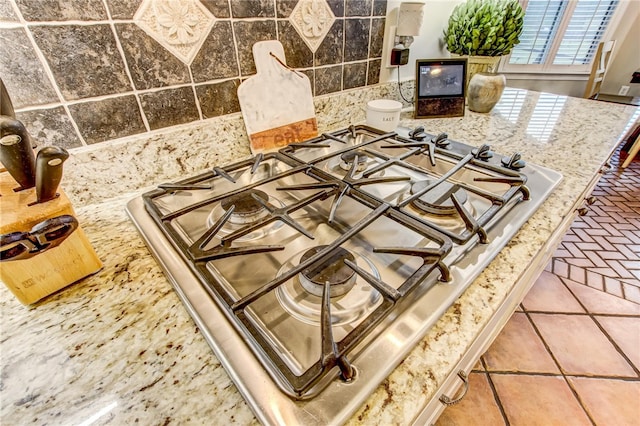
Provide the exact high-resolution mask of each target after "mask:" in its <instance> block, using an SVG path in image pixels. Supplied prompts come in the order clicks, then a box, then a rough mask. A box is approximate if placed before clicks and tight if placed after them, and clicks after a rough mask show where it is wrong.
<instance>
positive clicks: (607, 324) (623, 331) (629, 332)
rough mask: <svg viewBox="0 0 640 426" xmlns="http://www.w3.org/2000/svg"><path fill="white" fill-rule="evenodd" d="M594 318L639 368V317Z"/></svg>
mask: <svg viewBox="0 0 640 426" xmlns="http://www.w3.org/2000/svg"><path fill="white" fill-rule="evenodd" d="M596 320H597V321H598V322H599V323H600V325H602V328H604V330H605V331H606V332H607V334H608V335H609V337H611V338H612V339H613V341H614V342H616V344H617V345H618V346H619V347H620V349H622V351H623V352H624V354H625V355H626V356H627V358H629V359H630V360H631V362H632V363H633V365H635V366H636V368H638V369H640V318H628V317H603V316H597V317H596ZM638 402H639V403H640V401H638ZM638 423H639V424H640V419H639V422H638Z"/></svg>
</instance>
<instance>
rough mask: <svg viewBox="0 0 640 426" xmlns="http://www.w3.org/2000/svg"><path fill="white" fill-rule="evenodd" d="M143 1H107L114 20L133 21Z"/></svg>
mask: <svg viewBox="0 0 640 426" xmlns="http://www.w3.org/2000/svg"><path fill="white" fill-rule="evenodd" d="M141 1H142V0H107V7H108V8H109V13H111V17H112V18H113V19H133V15H134V14H135V13H136V10H138V8H139V7H140V2H141Z"/></svg>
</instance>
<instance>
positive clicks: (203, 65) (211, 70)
mask: <svg viewBox="0 0 640 426" xmlns="http://www.w3.org/2000/svg"><path fill="white" fill-rule="evenodd" d="M232 39H233V33H232V31H231V22H229V21H217V22H216V23H215V24H214V25H213V28H212V29H211V32H210V33H209V36H208V37H207V39H206V40H205V42H204V44H203V45H202V47H201V48H200V51H199V52H198V54H197V55H196V57H195V58H193V61H192V62H191V74H192V76H193V81H195V82H196V83H203V82H205V81H209V80H217V79H221V78H229V77H237V76H238V57H237V56H236V49H229V40H232Z"/></svg>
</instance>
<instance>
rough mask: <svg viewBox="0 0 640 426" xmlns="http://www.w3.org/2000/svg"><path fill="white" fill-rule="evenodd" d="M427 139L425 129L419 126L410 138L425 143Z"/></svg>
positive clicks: (410, 134)
mask: <svg viewBox="0 0 640 426" xmlns="http://www.w3.org/2000/svg"><path fill="white" fill-rule="evenodd" d="M426 137H427V134H426V133H425V132H424V127H422V126H418V127H416V128H415V129H413V130H411V131H410V132H409V138H411V139H413V140H414V141H423V140H425V138H426Z"/></svg>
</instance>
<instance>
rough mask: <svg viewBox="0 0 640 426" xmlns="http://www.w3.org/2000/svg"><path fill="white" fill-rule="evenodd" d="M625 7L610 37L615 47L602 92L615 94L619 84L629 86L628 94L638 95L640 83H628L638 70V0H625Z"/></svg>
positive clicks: (639, 65)
mask: <svg viewBox="0 0 640 426" xmlns="http://www.w3.org/2000/svg"><path fill="white" fill-rule="evenodd" d="M625 3H626V6H627V9H626V10H625V14H624V17H623V18H622V20H621V21H620V23H619V24H618V26H617V28H616V29H615V31H614V32H613V33H612V34H611V36H610V38H611V39H612V40H616V47H615V50H614V54H613V57H612V59H611V62H610V66H609V70H608V71H607V74H606V76H605V80H604V82H603V83H602V87H601V90H602V92H603V93H611V94H617V93H618V91H619V90H620V86H629V93H628V95H629V96H640V84H638V83H634V84H630V83H629V82H630V81H631V75H632V74H633V72H634V71H639V70H640V48H638V42H639V41H640V1H638V0H626V1H625Z"/></svg>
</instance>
